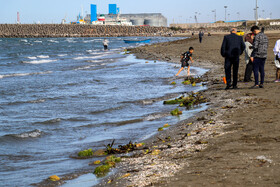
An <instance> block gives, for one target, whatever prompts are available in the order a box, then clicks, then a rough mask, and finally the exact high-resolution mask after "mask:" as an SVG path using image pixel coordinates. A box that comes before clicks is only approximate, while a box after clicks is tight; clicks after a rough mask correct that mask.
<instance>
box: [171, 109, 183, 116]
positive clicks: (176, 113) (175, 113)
mask: <svg viewBox="0 0 280 187" xmlns="http://www.w3.org/2000/svg"><path fill="white" fill-rule="evenodd" d="M170 113H171V115H172V116H179V115H181V114H182V111H180V110H179V108H176V109H174V110H172V111H171V112H170Z"/></svg>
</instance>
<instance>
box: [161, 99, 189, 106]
mask: <svg viewBox="0 0 280 187" xmlns="http://www.w3.org/2000/svg"><path fill="white" fill-rule="evenodd" d="M183 101H184V98H178V99H174V100H168V101H164V102H163V104H164V105H174V104H180V103H182V102H183Z"/></svg>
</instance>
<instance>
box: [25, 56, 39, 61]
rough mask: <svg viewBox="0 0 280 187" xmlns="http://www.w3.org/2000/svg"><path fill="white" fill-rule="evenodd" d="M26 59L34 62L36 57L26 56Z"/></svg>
mask: <svg viewBox="0 0 280 187" xmlns="http://www.w3.org/2000/svg"><path fill="white" fill-rule="evenodd" d="M26 58H28V59H30V60H36V59H37V57H36V56H28V57H26Z"/></svg>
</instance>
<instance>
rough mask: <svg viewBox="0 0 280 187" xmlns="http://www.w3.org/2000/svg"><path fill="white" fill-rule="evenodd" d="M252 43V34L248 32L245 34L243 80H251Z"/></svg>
mask: <svg viewBox="0 0 280 187" xmlns="http://www.w3.org/2000/svg"><path fill="white" fill-rule="evenodd" d="M253 43H254V34H253V33H249V34H247V35H246V36H245V63H246V69H245V75H244V82H251V81H252V79H251V77H252V73H253V63H252V61H251V59H250V57H251V54H252V52H253Z"/></svg>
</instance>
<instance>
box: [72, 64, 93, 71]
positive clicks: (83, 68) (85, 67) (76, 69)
mask: <svg viewBox="0 0 280 187" xmlns="http://www.w3.org/2000/svg"><path fill="white" fill-rule="evenodd" d="M94 66H96V65H89V66H83V67H78V68H75V69H74V71H78V70H85V69H90V68H92V67H94Z"/></svg>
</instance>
